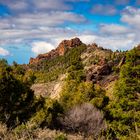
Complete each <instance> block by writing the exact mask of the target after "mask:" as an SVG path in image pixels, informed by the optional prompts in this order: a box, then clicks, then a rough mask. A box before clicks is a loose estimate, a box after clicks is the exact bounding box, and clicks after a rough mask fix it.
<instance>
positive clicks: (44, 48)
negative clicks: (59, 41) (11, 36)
mask: <svg viewBox="0 0 140 140" xmlns="http://www.w3.org/2000/svg"><path fill="white" fill-rule="evenodd" d="M52 49H54V46H53V45H52V44H50V43H47V42H44V41H39V42H34V43H32V52H34V53H35V54H42V53H47V52H49V51H51V50H52Z"/></svg>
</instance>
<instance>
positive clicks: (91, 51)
mask: <svg viewBox="0 0 140 140" xmlns="http://www.w3.org/2000/svg"><path fill="white" fill-rule="evenodd" d="M0 101H1V102H0V120H1V122H0V127H1V129H0V137H1V138H2V139H17V138H18V139H51V140H54V139H57V140H59V139H64V140H65V139H68V140H82V139H95V140H96V139H102V140H106V139H110V140H133V139H134V140H135V139H136V140H137V139H139V136H140V117H139V116H140V106H139V105H140V45H138V46H135V47H134V48H133V49H131V50H128V51H115V52H113V51H112V50H110V49H105V48H103V47H101V46H99V45H97V44H96V43H93V44H89V45H86V44H84V43H82V42H81V41H80V39H79V38H73V39H71V40H64V41H62V42H61V43H60V44H59V45H58V47H56V49H54V50H52V51H50V52H48V53H44V54H40V55H38V56H37V57H36V58H31V59H30V63H29V64H27V65H18V64H17V63H16V62H14V63H13V65H8V63H7V61H6V60H4V59H3V60H0Z"/></svg>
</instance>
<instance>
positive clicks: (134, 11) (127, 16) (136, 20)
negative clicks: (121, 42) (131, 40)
mask: <svg viewBox="0 0 140 140" xmlns="http://www.w3.org/2000/svg"><path fill="white" fill-rule="evenodd" d="M121 21H122V22H125V23H127V24H129V25H131V26H132V27H134V28H139V29H140V26H139V25H140V9H139V8H134V7H130V6H128V7H126V8H125V10H124V13H123V14H122V17H121Z"/></svg>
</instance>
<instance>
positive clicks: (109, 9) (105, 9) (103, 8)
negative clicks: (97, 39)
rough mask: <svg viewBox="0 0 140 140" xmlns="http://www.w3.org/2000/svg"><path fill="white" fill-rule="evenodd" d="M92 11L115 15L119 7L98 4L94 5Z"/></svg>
mask: <svg viewBox="0 0 140 140" xmlns="http://www.w3.org/2000/svg"><path fill="white" fill-rule="evenodd" d="M91 12H92V13H93V14H99V15H111V16H112V15H115V14H116V13H117V9H116V8H115V7H114V6H113V5H102V4H96V5H94V6H93V7H92V10H91Z"/></svg>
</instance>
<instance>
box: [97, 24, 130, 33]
mask: <svg viewBox="0 0 140 140" xmlns="http://www.w3.org/2000/svg"><path fill="white" fill-rule="evenodd" d="M100 31H101V32H102V33H103V34H111V35H117V34H125V33H128V32H130V28H128V27H126V26H123V25H119V24H102V25H101V26H100Z"/></svg>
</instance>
